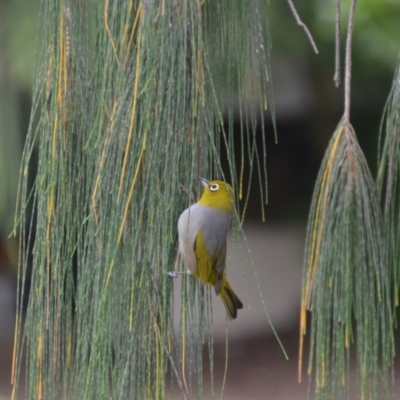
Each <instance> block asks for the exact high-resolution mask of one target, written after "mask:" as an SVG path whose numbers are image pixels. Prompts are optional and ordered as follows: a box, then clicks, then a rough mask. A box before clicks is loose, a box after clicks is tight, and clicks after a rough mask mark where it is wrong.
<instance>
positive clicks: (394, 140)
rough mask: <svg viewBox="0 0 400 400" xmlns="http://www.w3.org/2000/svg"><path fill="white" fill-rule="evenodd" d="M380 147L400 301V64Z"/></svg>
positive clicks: (395, 289) (386, 220) (385, 208)
mask: <svg viewBox="0 0 400 400" xmlns="http://www.w3.org/2000/svg"><path fill="white" fill-rule="evenodd" d="M380 139H381V140H380V148H379V161H378V176H377V186H378V190H379V193H380V196H381V202H382V206H383V218H384V239H385V246H386V248H387V253H388V265H389V269H390V278H391V281H392V282H393V302H394V304H395V306H396V307H398V305H399V277H400V268H399V266H400V264H399V257H400V247H399V233H400V230H399V229H400V225H399V224H400V215H399V210H400V208H399V206H400V200H399V196H400V191H399V183H400V182H399V173H400V170H399V165H400V158H399V151H400V67H399V66H398V67H397V71H396V73H395V76H394V79H393V85H392V90H391V93H390V95H389V98H388V101H387V104H386V110H385V115H384V119H383V124H382V129H381V138H380Z"/></svg>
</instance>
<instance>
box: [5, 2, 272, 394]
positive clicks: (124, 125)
mask: <svg viewBox="0 0 400 400" xmlns="http://www.w3.org/2000/svg"><path fill="white" fill-rule="evenodd" d="M214 7H216V8H217V9H218V14H217V15H218V18H217V21H218V25H217V26H215V25H214V24H215V23H216V20H215V19H214V18H213V15H212V13H211V10H212V9H214ZM259 8H260V4H259V2H258V1H256V2H249V3H248V2H243V1H235V2H231V1H228V0H225V1H221V2H219V5H218V6H217V5H214V3H213V2H205V3H201V2H198V1H186V2H180V1H163V0H160V1H152V2H150V1H147V0H143V1H134V0H131V1H128V0H119V1H109V0H105V1H104V2H102V1H95V0H93V1H89V2H72V1H68V0H57V1H55V0H43V1H42V14H41V23H40V26H42V27H43V37H42V41H41V43H43V48H42V49H39V50H38V53H39V55H40V63H39V68H38V72H37V76H36V87H35V92H34V93H35V94H34V99H33V104H34V112H33V116H36V117H37V119H38V120H39V122H38V124H37V125H36V124H34V123H33V121H34V120H32V122H31V128H30V131H29V134H28V137H27V142H26V146H25V153H24V159H23V165H22V168H21V181H20V191H21V196H20V203H19V204H20V213H19V214H18V215H17V217H18V219H17V224H18V226H19V227H20V237H21V245H20V248H21V253H20V271H19V279H20V283H21V284H20V287H19V297H18V299H19V300H18V307H17V308H18V314H17V326H16V343H15V350H14V366H13V383H14V392H13V396H12V398H13V399H16V398H17V396H18V394H19V385H18V383H19V377H20V371H21V369H23V368H24V365H25V364H24V362H23V360H24V358H23V357H22V355H23V353H24V352H26V377H27V378H26V389H25V393H24V394H25V396H24V398H26V399H79V400H81V399H104V398H113V399H129V398H136V399H163V398H165V397H166V391H167V389H166V386H167V384H168V381H169V380H168V379H166V375H167V372H170V373H171V379H170V381H171V382H172V386H173V387H175V386H176V387H178V390H179V394H178V396H179V398H186V397H187V398H189V397H190V398H193V397H197V398H199V399H201V398H203V387H202V379H203V366H202V365H203V364H202V357H203V351H202V348H203V346H204V344H205V343H208V345H209V347H210V349H209V354H210V358H212V354H213V351H212V345H213V344H212V338H210V337H209V335H208V334H207V330H208V327H209V326H211V324H212V317H211V309H210V305H209V295H207V291H206V296H204V293H203V290H202V287H201V286H200V284H199V283H198V282H196V281H193V280H191V279H190V277H185V278H184V279H183V282H182V287H181V291H182V297H181V298H182V309H181V320H180V331H179V332H178V333H177V332H174V330H173V321H172V315H173V312H172V301H171V296H172V282H171V279H170V278H169V277H168V276H167V271H170V270H171V269H173V267H174V265H175V262H176V254H177V231H176V223H177V219H178V216H179V214H180V213H181V212H182V210H183V209H184V208H185V207H186V206H187V204H188V203H189V202H190V199H189V198H188V196H187V195H185V194H183V193H181V191H180V184H185V185H188V186H190V187H191V186H192V185H193V177H194V176H196V175H203V176H208V177H212V178H219V177H220V176H222V175H223V172H222V168H221V156H220V133H221V131H222V135H223V138H224V140H223V143H224V145H225V146H226V148H227V154H228V164H229V169H230V171H229V173H230V178H231V180H232V184H233V186H234V188H235V189H236V190H237V187H238V185H237V182H236V175H237V174H236V170H235V158H234V145H233V138H234V136H233V131H232V130H231V129H229V130H228V131H224V130H223V121H222V115H223V112H224V111H225V103H224V100H223V96H222V95H221V94H220V91H219V87H218V85H217V83H216V81H217V80H216V79H215V68H214V67H215V65H214V64H213V63H217V62H218V60H221V64H220V65H222V63H223V64H225V65H229V68H228V71H229V73H228V79H227V82H228V83H229V85H232V83H235V84H236V88H237V89H238V90H239V91H240V90H242V89H244V88H245V87H246V88H248V86H247V85H246V84H245V80H248V79H250V78H249V77H251V76H252V73H253V72H254V70H253V66H254V63H255V62H253V61H252V62H248V61H246V60H248V56H249V55H252V60H258V61H257V66H258V71H262V74H261V73H260V74H258V79H259V81H257V82H256V80H254V82H253V84H252V85H251V86H250V89H248V91H247V92H246V94H247V95H249V92H250V93H253V92H255V91H256V90H257V91H258V93H259V95H260V97H261V98H263V99H265V100H266V98H267V96H268V93H269V92H270V89H269V88H270V82H269V79H270V78H269V75H268V74H269V72H268V66H267V65H266V64H265V61H266V60H267V59H268V51H267V49H266V48H265V46H260V45H258V47H257V52H254V51H253V50H254V46H255V45H254V39H253V36H252V33H251V32H252V30H254V29H256V30H257V32H258V36H257V38H256V39H255V40H257V41H258V42H259V41H260V40H261V39H260V38H261V37H262V35H263V34H262V32H263V27H262V24H261V17H260V15H261V13H260V12H259ZM232 21H235V23H234V24H233V25H231V23H232ZM249 26H250V27H251V32H250V33H249ZM205 32H208V33H209V32H219V34H220V37H218V38H217V39H216V40H217V42H218V46H217V47H216V49H217V50H216V51H212V50H211V49H212V48H213V46H216V42H215V41H209V40H206V39H205V37H206V34H205ZM232 32H234V33H235V35H233V36H232V35H231V33H232ZM210 37H212V34H210ZM235 43H236V44H237V46H238V49H240V51H238V49H237V48H235ZM222 49H224V51H222ZM242 50H243V53H242ZM225 51H226V52H225ZM212 64H213V65H212ZM256 75H257V74H256ZM264 91H265V93H264ZM230 106H232V104H230ZM262 107H263V108H264V105H262ZM242 114H245V112H244V110H243V112H242ZM228 115H230V118H233V117H232V111H229V112H228ZM32 118H33V117H32ZM256 120H257V114H256V113H255V112H250V113H248V121H249V122H248V124H247V125H248V126H247V128H248V129H243V132H242V142H248V143H250V146H249V148H250V149H252V151H251V152H250V153H249V157H248V159H249V163H250V164H251V165H253V164H254V165H258V167H259V168H260V169H262V168H264V167H265V163H264V160H265V147H264V148H263V150H262V152H260V154H259V153H258V152H257V151H256V150H257V149H256V147H255V127H256ZM228 125H229V126H232V125H233V124H232V123H230V124H228ZM36 143H37V146H38V159H39V165H38V170H37V174H36V179H35V184H34V187H33V189H32V191H30V188H28V186H27V185H28V182H27V171H28V169H29V168H31V155H32V151H33V149H34V148H35V145H36ZM263 166H264V167H263ZM260 176H261V177H262V176H263V175H262V174H260ZM260 179H262V178H260ZM227 180H229V177H227ZM263 180H265V179H263ZM263 184H264V182H263ZM28 206H30V207H32V209H33V213H32V219H30V220H29V219H28V220H27V215H26V214H25V210H26V208H27V207H28ZM31 227H32V229H31ZM25 229H28V231H25ZM32 247H33V250H32ZM31 255H32V257H31ZM30 267H31V268H30ZM28 277H31V286H30V293H29V303H28V309H27V312H26V318H25V319H24V308H23V301H22V300H23V297H24V291H25V290H27V289H26V288H25V286H24V282H25V281H26V280H27V278H28ZM210 365H211V374H212V372H213V371H212V362H210ZM212 390H214V389H212Z"/></svg>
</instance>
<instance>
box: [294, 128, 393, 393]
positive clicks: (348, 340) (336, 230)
mask: <svg viewBox="0 0 400 400" xmlns="http://www.w3.org/2000/svg"><path fill="white" fill-rule="evenodd" d="M386 261H387V260H386V251H385V246H384V241H383V237H382V218H381V211H380V207H379V202H378V199H377V195H376V187H375V183H374V181H373V179H372V177H371V174H370V171H369V169H368V166H367V163H366V160H365V158H364V155H363V153H362V151H361V149H360V147H359V144H358V141H357V138H356V135H355V132H354V130H353V128H352V127H351V125H348V124H345V123H343V122H341V123H340V124H339V126H338V128H337V129H336V131H335V133H334V135H333V137H332V139H331V142H330V144H329V147H328V149H327V151H326V153H325V157H324V160H323V163H322V166H321V169H320V173H319V175H318V179H317V182H316V186H315V189H314V196H313V201H312V206H311V211H310V217H309V223H308V231H307V242H306V256H305V270H304V280H303V294H302V302H301V322H300V324H301V326H300V331H301V343H300V362H301V358H302V351H303V336H302V335H304V334H305V333H306V325H307V321H306V320H307V310H310V311H311V317H310V318H311V324H310V330H311V332H310V335H311V342H310V359H309V366H308V373H309V374H311V373H313V374H314V376H315V381H314V384H315V394H316V396H315V398H316V399H346V398H355V397H354V393H355V390H356V389H357V388H358V398H359V399H376V400H378V399H383V398H386V397H389V395H390V387H388V386H390V385H389V383H388V382H389V380H388V366H389V365H390V362H391V358H392V357H393V354H394V350H393V346H394V344H393V330H392V307H391V302H390V287H389V277H388V268H387V263H386ZM353 349H354V350H353ZM353 355H355V359H356V365H357V367H356V371H357V384H355V383H354V382H353V379H352V373H351V371H352V370H353V368H350V364H351V360H352V359H353ZM350 382H352V385H350ZM350 389H351V391H350ZM350 393H351V394H352V396H351V397H350Z"/></svg>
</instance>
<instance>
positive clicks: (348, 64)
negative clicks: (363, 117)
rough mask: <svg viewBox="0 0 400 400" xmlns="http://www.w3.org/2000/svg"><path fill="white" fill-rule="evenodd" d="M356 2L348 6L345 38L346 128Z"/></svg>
mask: <svg viewBox="0 0 400 400" xmlns="http://www.w3.org/2000/svg"><path fill="white" fill-rule="evenodd" d="M356 3H357V0H352V1H351V5H350V14H349V22H348V26H347V37H346V60H345V66H344V115H343V124H344V126H345V127H346V126H347V127H348V126H349V125H350V89H351V88H350V84H351V45H352V38H353V29H354V14H355V9H356Z"/></svg>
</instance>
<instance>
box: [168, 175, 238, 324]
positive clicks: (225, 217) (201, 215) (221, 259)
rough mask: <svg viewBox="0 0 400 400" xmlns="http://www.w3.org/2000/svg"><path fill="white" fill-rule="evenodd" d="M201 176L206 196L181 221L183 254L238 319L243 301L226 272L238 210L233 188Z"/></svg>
mask: <svg viewBox="0 0 400 400" xmlns="http://www.w3.org/2000/svg"><path fill="white" fill-rule="evenodd" d="M199 179H200V181H201V183H202V184H203V186H204V193H203V195H202V196H201V198H200V200H199V201H198V202H197V203H196V204H193V205H192V206H190V207H189V208H187V209H186V210H185V211H183V213H182V214H181V216H180V217H179V220H178V234H179V253H180V254H181V256H182V257H183V259H184V261H185V264H186V266H187V268H188V271H189V273H191V274H193V275H194V276H196V277H197V278H199V279H200V280H201V282H202V283H203V284H206V283H209V284H210V285H212V286H214V288H215V293H216V294H217V295H219V296H220V297H221V299H222V301H223V302H224V305H225V308H226V311H227V313H228V317H229V319H234V318H236V316H237V310H238V309H240V308H243V304H242V302H241V301H240V299H239V298H238V297H237V295H236V294H235V292H234V291H233V290H232V288H231V286H230V284H229V282H228V280H227V279H226V275H225V267H226V264H225V261H226V237H227V235H228V232H229V229H230V227H231V223H232V216H233V212H234V208H233V198H234V194H233V189H232V187H231V186H230V185H229V184H227V183H225V182H223V181H208V180H207V179H204V178H199ZM171 276H173V275H171Z"/></svg>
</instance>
